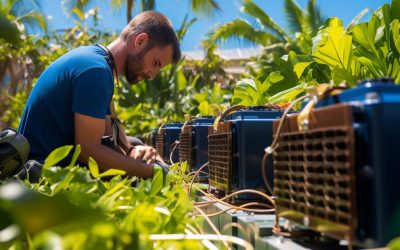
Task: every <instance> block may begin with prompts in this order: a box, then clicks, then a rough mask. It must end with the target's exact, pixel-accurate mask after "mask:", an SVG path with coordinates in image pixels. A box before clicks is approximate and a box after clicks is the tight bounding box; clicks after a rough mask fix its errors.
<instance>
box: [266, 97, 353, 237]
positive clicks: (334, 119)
mask: <svg viewBox="0 0 400 250" xmlns="http://www.w3.org/2000/svg"><path fill="white" fill-rule="evenodd" d="M278 122H279V121H277V122H275V123H274V133H276V127H277V124H278ZM354 151H355V150H354V131H353V127H352V113H351V107H350V106H348V105H343V104H340V105H333V106H329V107H327V108H321V109H318V110H316V111H314V112H312V113H311V114H310V129H309V130H307V131H299V130H298V127H297V115H294V116H291V117H288V118H287V120H286V122H285V123H284V126H283V127H282V132H281V134H280V137H279V142H278V147H277V148H276V150H275V152H274V155H273V156H274V194H275V195H276V197H277V212H278V215H279V214H280V215H282V216H283V217H286V218H288V219H292V220H294V221H297V222H299V223H304V224H306V225H307V226H309V227H311V228H314V229H316V230H317V231H322V232H326V233H330V234H331V235H333V236H336V237H337V238H341V239H342V238H344V239H351V238H353V237H354V235H353V231H354V228H355V227H356V214H355V213H356V212H355V211H356V209H355V177H354V172H355V171H354ZM293 212H294V213H293ZM299 215H300V216H299ZM327 225H330V226H327Z"/></svg>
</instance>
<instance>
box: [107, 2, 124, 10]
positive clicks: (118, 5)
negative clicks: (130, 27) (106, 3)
mask: <svg viewBox="0 0 400 250" xmlns="http://www.w3.org/2000/svg"><path fill="white" fill-rule="evenodd" d="M123 2H124V1H123V0H111V1H110V6H111V9H113V10H121V9H122V6H123V5H124V3H123Z"/></svg>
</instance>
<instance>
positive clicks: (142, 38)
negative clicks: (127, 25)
mask: <svg viewBox="0 0 400 250" xmlns="http://www.w3.org/2000/svg"><path fill="white" fill-rule="evenodd" d="M148 41H149V36H148V35H147V34H146V33H140V34H139V35H137V36H136V38H135V48H138V49H143V48H145V47H146V46H147V42H148Z"/></svg>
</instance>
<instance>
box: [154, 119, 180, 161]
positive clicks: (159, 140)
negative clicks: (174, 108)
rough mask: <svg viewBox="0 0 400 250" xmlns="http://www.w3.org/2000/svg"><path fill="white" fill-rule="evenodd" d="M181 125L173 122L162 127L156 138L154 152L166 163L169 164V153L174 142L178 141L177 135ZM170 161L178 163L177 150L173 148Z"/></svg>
mask: <svg viewBox="0 0 400 250" xmlns="http://www.w3.org/2000/svg"><path fill="white" fill-rule="evenodd" d="M182 125H183V123H180V122H175V123H168V124H165V125H164V126H162V127H161V128H160V129H159V130H158V132H157V136H156V150H157V153H159V154H160V155H161V157H162V158H163V160H164V161H165V162H167V163H171V162H170V154H171V151H172V150H174V147H175V145H176V141H178V140H179V133H180V131H181V128H182ZM171 158H172V161H173V162H174V163H175V162H177V161H179V148H178V146H177V147H176V148H175V150H174V151H173V154H172V157H171Z"/></svg>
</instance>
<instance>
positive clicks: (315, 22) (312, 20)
mask: <svg viewBox="0 0 400 250" xmlns="http://www.w3.org/2000/svg"><path fill="white" fill-rule="evenodd" d="M307 14H308V15H307V24H308V27H309V31H310V34H311V35H316V34H317V33H318V29H319V27H321V26H322V25H323V24H324V21H325V20H324V18H323V17H322V13H321V10H320V9H319V8H318V6H317V4H316V0H309V1H308V3H307Z"/></svg>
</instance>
